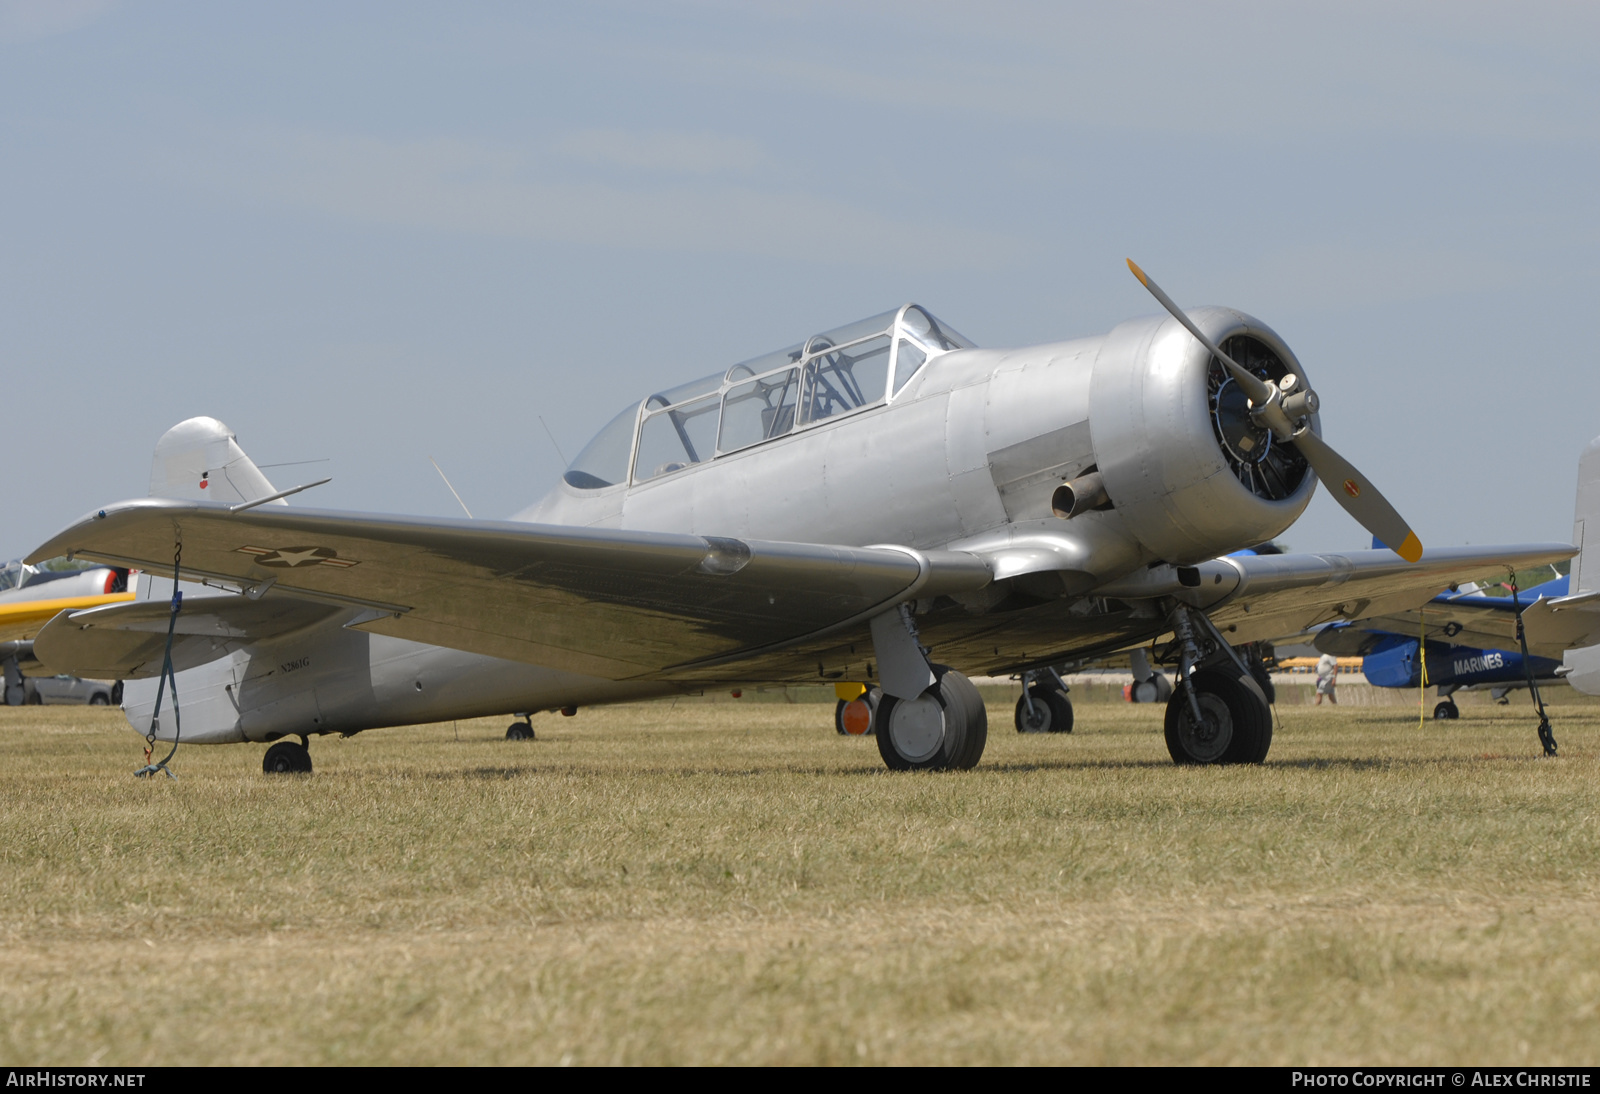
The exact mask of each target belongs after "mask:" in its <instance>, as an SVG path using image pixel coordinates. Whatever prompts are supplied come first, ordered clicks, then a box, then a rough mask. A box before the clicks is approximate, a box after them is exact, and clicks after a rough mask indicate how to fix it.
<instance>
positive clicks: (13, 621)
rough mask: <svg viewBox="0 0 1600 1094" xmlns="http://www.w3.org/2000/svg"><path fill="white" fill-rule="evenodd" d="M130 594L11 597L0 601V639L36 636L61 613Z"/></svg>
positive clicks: (17, 640)
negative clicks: (28, 598)
mask: <svg viewBox="0 0 1600 1094" xmlns="http://www.w3.org/2000/svg"><path fill="white" fill-rule="evenodd" d="M132 599H133V594H132V593H105V594H103V595H95V596H62V597H51V598H48V599H40V600H15V601H10V602H7V603H4V604H0V642H23V641H27V640H28V639H30V638H33V637H35V636H37V635H38V633H39V632H40V631H41V630H42V629H43V628H44V625H45V624H46V623H48V622H50V620H52V619H54V618H55V617H56V616H57V615H59V614H60V613H61V612H65V611H76V610H77V609H79V608H93V607H96V606H98V605H101V604H116V603H119V602H121V601H124V600H132Z"/></svg>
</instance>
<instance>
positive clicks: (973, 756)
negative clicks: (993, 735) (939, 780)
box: [940, 669, 989, 771]
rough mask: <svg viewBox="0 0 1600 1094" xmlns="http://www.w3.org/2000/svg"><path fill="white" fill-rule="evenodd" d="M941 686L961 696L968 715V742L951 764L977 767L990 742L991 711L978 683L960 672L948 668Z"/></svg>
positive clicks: (955, 766) (958, 767)
mask: <svg viewBox="0 0 1600 1094" xmlns="http://www.w3.org/2000/svg"><path fill="white" fill-rule="evenodd" d="M940 686H941V687H944V688H948V689H949V690H950V691H951V692H952V693H954V694H957V695H959V696H960V697H961V701H962V706H963V708H964V709H965V711H966V717H967V732H966V742H965V744H964V745H963V747H962V750H961V754H960V755H958V756H956V757H954V758H953V759H952V760H951V761H950V766H951V767H953V768H956V769H957V770H960V771H966V770H968V769H969V768H974V767H977V766H978V761H979V760H981V759H982V758H983V750H984V748H985V746H987V745H988V743H989V711H988V708H986V707H985V706H984V705H983V696H982V695H981V694H979V692H978V685H976V684H974V683H973V682H972V681H971V680H968V679H967V678H966V677H965V676H963V675H961V674H960V673H959V672H951V671H949V670H948V669H947V670H946V671H945V674H944V678H943V680H942V681H941V682H940Z"/></svg>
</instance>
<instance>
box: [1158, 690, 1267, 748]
mask: <svg viewBox="0 0 1600 1094" xmlns="http://www.w3.org/2000/svg"><path fill="white" fill-rule="evenodd" d="M1190 679H1191V682H1192V686H1193V687H1194V688H1195V692H1196V698H1197V700H1198V702H1199V705H1200V710H1201V714H1202V716H1203V717H1204V719H1205V723H1204V725H1201V726H1196V724H1195V721H1194V715H1193V713H1191V711H1190V709H1189V699H1188V696H1187V695H1186V694H1185V693H1184V691H1183V689H1182V688H1179V689H1178V690H1177V691H1176V692H1175V693H1174V694H1173V696H1172V698H1171V699H1169V700H1168V701H1167V717H1166V737H1167V752H1168V753H1169V754H1170V755H1171V756H1172V762H1173V763H1178V764H1258V763H1260V762H1261V761H1263V760H1265V759H1266V758H1267V750H1268V749H1269V748H1271V747H1272V708H1271V707H1269V706H1268V705H1267V699H1266V696H1264V695H1262V694H1261V689H1260V688H1259V687H1257V686H1256V682H1255V681H1254V680H1252V679H1250V677H1248V676H1237V675H1231V674H1229V673H1226V672H1219V671H1217V670H1215V669H1207V670H1204V671H1201V672H1197V673H1195V674H1194V675H1193V676H1192V677H1191V678H1190Z"/></svg>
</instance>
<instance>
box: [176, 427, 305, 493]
mask: <svg viewBox="0 0 1600 1094" xmlns="http://www.w3.org/2000/svg"><path fill="white" fill-rule="evenodd" d="M275 493H277V488H276V487H274V486H273V485H272V483H270V482H269V481H267V477H266V476H265V475H263V474H262V473H261V469H260V468H259V467H257V466H256V465H255V464H254V463H252V462H251V461H250V457H249V456H246V455H245V454H244V449H242V448H240V447H239V442H238V441H237V440H235V439H234V434H233V430H231V429H229V428H228V427H227V426H226V425H223V424H222V423H221V422H219V421H217V420H216V419H215V418H190V419H189V420H188V421H186V422H179V423H178V424H177V425H175V426H173V427H172V428H171V429H169V430H167V431H166V433H164V434H162V437H161V439H160V440H159V441H157V442H156V452H155V458H154V459H153V460H152V461H151V463H150V496H151V497H152V498H178V499H181V500H184V501H225V502H234V503H237V502H241V501H254V500H256V499H257V498H264V497H266V496H267V495H268V494H275ZM269 504H273V505H285V504H287V502H285V501H283V500H282V499H279V500H278V501H276V502H270V503H269Z"/></svg>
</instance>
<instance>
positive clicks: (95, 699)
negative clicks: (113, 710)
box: [89, 691, 111, 707]
mask: <svg viewBox="0 0 1600 1094" xmlns="http://www.w3.org/2000/svg"><path fill="white" fill-rule="evenodd" d="M89 705H90V706H92V707H108V706H110V705H111V696H109V695H107V694H106V693H105V692H103V691H97V692H95V693H94V694H93V695H91V696H89Z"/></svg>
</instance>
